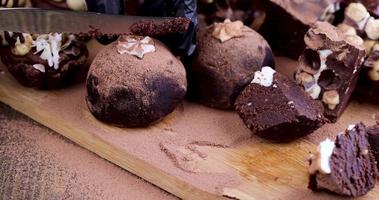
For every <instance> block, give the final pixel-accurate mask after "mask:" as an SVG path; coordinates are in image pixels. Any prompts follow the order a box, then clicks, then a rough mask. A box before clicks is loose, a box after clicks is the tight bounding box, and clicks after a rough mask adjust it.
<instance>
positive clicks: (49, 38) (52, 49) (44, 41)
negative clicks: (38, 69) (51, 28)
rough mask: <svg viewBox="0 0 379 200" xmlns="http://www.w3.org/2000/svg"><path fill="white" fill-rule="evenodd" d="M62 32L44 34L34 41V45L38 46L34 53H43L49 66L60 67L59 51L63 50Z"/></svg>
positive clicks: (42, 56) (43, 57)
mask: <svg viewBox="0 0 379 200" xmlns="http://www.w3.org/2000/svg"><path fill="white" fill-rule="evenodd" d="M61 42H62V34H60V33H54V34H51V33H50V34H48V35H46V34H43V35H40V36H38V37H37V39H36V40H35V41H33V47H36V52H35V53H34V54H38V53H41V52H42V53H41V55H40V57H41V58H42V59H43V60H46V61H47V63H48V65H49V67H54V69H58V68H59V51H60V50H61Z"/></svg>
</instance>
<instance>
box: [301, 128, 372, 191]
mask: <svg viewBox="0 0 379 200" xmlns="http://www.w3.org/2000/svg"><path fill="white" fill-rule="evenodd" d="M309 172H310V174H311V175H310V180H309V188H310V189H312V190H314V191H323V190H326V191H329V192H332V193H336V194H339V195H343V196H349V197H359V196H363V195H365V194H366V193H367V192H369V191H370V190H371V189H373V188H374V187H375V183H376V179H377V176H378V170H377V168H376V162H375V159H374V155H373V153H372V149H371V146H370V144H369V141H368V136H367V132H366V127H365V126H364V125H363V124H362V123H359V124H356V125H350V126H349V128H348V129H347V130H346V131H345V132H344V133H341V134H338V135H337V138H336V140H335V141H331V140H330V139H326V140H325V141H323V142H321V143H320V145H319V146H318V150H317V152H316V153H315V154H314V155H311V156H310V168H309Z"/></svg>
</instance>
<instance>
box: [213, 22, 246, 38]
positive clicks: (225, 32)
mask: <svg viewBox="0 0 379 200" xmlns="http://www.w3.org/2000/svg"><path fill="white" fill-rule="evenodd" d="M243 27H244V25H243V23H242V22H241V21H235V22H231V21H230V20H229V19H226V20H225V21H224V22H223V23H215V24H214V30H213V33H212V36H213V37H214V38H216V39H219V40H220V41H221V42H226V41H228V40H230V39H232V38H234V37H241V36H243V33H242V28H243Z"/></svg>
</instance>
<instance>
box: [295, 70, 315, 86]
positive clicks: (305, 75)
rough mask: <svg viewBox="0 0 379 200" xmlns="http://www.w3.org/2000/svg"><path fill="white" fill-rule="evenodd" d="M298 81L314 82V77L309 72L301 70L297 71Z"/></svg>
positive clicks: (302, 82)
mask: <svg viewBox="0 0 379 200" xmlns="http://www.w3.org/2000/svg"><path fill="white" fill-rule="evenodd" d="M296 82H297V83H298V84H301V85H305V84H309V83H312V82H314V78H313V76H312V75H310V74H308V73H307V72H299V73H296Z"/></svg>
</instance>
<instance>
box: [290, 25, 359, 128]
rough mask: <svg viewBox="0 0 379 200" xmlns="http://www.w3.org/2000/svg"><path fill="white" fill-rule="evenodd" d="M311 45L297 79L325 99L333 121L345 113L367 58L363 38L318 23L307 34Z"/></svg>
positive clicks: (301, 57)
mask: <svg viewBox="0 0 379 200" xmlns="http://www.w3.org/2000/svg"><path fill="white" fill-rule="evenodd" d="M304 40H305V43H306V45H307V47H306V49H305V50H304V52H303V54H302V55H301V56H300V58H299V68H298V70H297V72H296V74H295V79H296V82H297V83H298V84H300V85H302V86H303V87H304V89H305V90H306V92H307V93H308V94H309V95H310V96H311V97H312V98H313V99H317V100H320V101H322V102H323V104H324V107H325V113H324V115H325V116H326V117H327V118H328V119H329V120H330V121H332V122H336V121H337V118H338V117H339V116H340V115H341V114H342V113H343V111H344V110H345V108H346V107H347V105H348V102H349V100H350V96H351V94H352V92H353V90H354V88H355V86H356V83H357V79H358V75H359V71H360V69H361V65H362V63H363V62H364V58H365V55H366V53H365V48H364V46H363V40H362V39H361V38H360V37H359V36H357V35H346V34H343V33H342V32H341V31H340V30H339V29H337V28H336V27H334V26H333V25H330V24H329V23H327V22H316V23H315V24H313V25H312V27H311V28H310V29H309V31H308V32H307V34H306V35H305V37H304Z"/></svg>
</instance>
